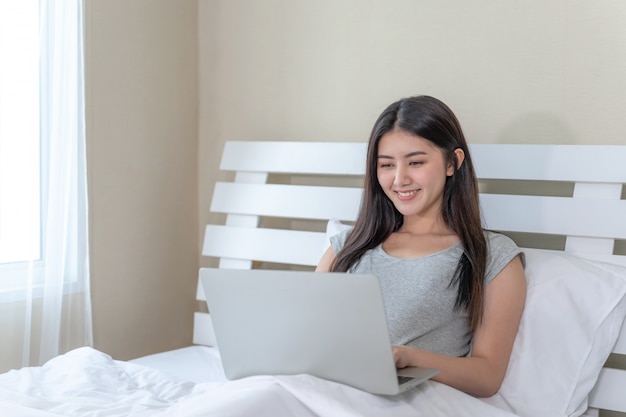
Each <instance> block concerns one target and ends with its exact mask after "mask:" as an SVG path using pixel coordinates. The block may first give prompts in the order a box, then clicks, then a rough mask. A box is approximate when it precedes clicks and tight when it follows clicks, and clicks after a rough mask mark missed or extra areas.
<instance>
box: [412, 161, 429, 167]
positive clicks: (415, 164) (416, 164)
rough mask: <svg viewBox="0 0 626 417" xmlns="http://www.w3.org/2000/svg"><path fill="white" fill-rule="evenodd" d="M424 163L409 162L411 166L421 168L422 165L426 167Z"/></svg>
mask: <svg viewBox="0 0 626 417" xmlns="http://www.w3.org/2000/svg"><path fill="white" fill-rule="evenodd" d="M424 163H425V162H424V161H411V162H409V165H410V166H420V165H424Z"/></svg>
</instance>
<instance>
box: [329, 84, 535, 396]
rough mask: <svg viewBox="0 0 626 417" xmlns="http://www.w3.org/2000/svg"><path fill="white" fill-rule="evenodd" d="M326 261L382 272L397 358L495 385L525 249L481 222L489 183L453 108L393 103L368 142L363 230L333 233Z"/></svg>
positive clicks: (485, 389)
mask: <svg viewBox="0 0 626 417" xmlns="http://www.w3.org/2000/svg"><path fill="white" fill-rule="evenodd" d="M331 243H332V245H331V247H330V248H329V249H328V251H327V252H326V253H325V254H324V256H323V257H322V259H321V261H320V263H319V265H318V267H317V270H318V271H338V272H354V273H370V274H375V275H376V276H378V278H379V280H380V283H381V289H382V293H383V297H384V300H385V306H386V310H387V318H388V321H389V329H390V336H391V340H392V343H393V344H394V347H393V352H394V359H395V361H396V366H397V367H398V368H403V367H406V366H424V367H432V368H439V369H440V370H441V372H440V373H439V374H438V375H437V376H436V377H435V378H434V379H435V380H437V381H440V382H442V383H445V384H448V385H450V386H453V387H455V388H457V389H460V390H462V391H465V392H468V393H470V394H473V395H477V396H483V397H486V396H491V395H493V394H495V393H496V392H497V391H498V389H499V388H500V385H501V384H502V380H503V379H504V375H505V373H506V368H507V365H508V361H509V357H510V354H511V349H512V346H513V341H514V339H515V335H516V333H517V329H518V326H519V322H520V318H521V315H522V311H523V307H524V302H525V297H526V280H525V276H524V269H523V265H522V260H523V254H522V253H521V251H520V250H519V248H518V247H517V246H516V245H515V244H514V243H513V241H512V240H511V239H509V238H508V237H506V236H504V235H502V234H497V233H493V232H490V231H486V230H484V229H483V228H482V224H481V216H480V210H479V203H478V184H477V180H476V174H475V172H474V167H473V165H472V160H471V156H470V153H469V149H468V146H467V143H466V141H465V138H464V135H463V132H462V130H461V127H460V125H459V122H458V120H457V119H456V117H455V115H454V113H453V112H452V111H451V110H450V109H449V108H448V107H447V106H446V105H445V104H444V103H442V102H441V101H439V100H437V99H435V98H433V97H428V96H418V97H410V98H406V99H402V100H400V101H397V102H395V103H393V104H391V105H390V106H389V107H387V109H385V110H384V111H383V113H382V114H381V115H380V116H379V118H378V120H377V121H376V123H375V125H374V128H373V129H372V134H371V137H370V141H369V147H368V152H367V167H366V178H365V185H364V194H363V201H362V203H361V209H360V212H359V215H358V218H357V220H356V222H355V225H354V228H352V230H350V231H346V232H343V233H340V234H339V235H337V236H334V237H333V238H332V239H331Z"/></svg>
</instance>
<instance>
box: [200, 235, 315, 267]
mask: <svg viewBox="0 0 626 417" xmlns="http://www.w3.org/2000/svg"><path fill="white" fill-rule="evenodd" d="M325 240H326V235H325V233H322V232H307V231H300V230H284V229H264V228H247V227H229V226H220V225H207V226H206V229H205V239H204V245H203V249H202V254H203V255H204V256H214V257H220V258H221V257H224V258H234V259H250V260H254V261H263V262H277V263H285V264H293V265H307V266H315V265H317V263H318V262H319V260H320V258H321V256H322V249H323V247H324V243H325Z"/></svg>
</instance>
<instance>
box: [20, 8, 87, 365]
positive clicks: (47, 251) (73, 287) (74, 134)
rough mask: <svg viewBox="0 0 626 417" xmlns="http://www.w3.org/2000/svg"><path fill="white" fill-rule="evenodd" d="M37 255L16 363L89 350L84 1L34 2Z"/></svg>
mask: <svg viewBox="0 0 626 417" xmlns="http://www.w3.org/2000/svg"><path fill="white" fill-rule="evenodd" d="M39 7H40V20H39V21H40V135H41V136H40V137H41V188H42V200H41V201H42V206H41V237H42V240H41V252H42V261H43V262H41V261H39V262H38V263H39V266H38V267H36V266H35V262H31V267H30V268H29V271H30V272H29V279H28V281H29V286H28V287H27V289H26V292H25V294H26V300H25V303H24V305H25V309H26V312H25V320H24V323H25V329H24V332H23V335H24V343H23V351H22V361H23V363H22V365H23V366H26V365H40V364H43V363H44V362H45V361H47V360H48V359H50V358H52V357H54V356H56V355H58V354H60V353H64V352H66V351H67V350H69V349H71V348H74V347H77V346H83V345H91V344H92V324H91V323H92V321H91V301H90V292H89V250H88V221H87V181H86V166H85V163H86V152H85V125H84V123H85V118H84V64H83V2H82V0H63V1H56V0H40V1H39Z"/></svg>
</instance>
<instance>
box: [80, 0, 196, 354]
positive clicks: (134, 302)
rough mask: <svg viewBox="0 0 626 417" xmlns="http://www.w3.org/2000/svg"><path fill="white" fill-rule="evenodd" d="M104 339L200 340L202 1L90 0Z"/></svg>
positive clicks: (94, 228) (132, 349)
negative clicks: (194, 336)
mask: <svg viewBox="0 0 626 417" xmlns="http://www.w3.org/2000/svg"><path fill="white" fill-rule="evenodd" d="M85 12H86V19H85V26H86V73H87V83H86V98H87V99H86V105H87V152H88V177H89V182H88V186H89V204H90V207H89V210H90V234H91V239H90V240H91V248H90V249H91V252H90V254H91V260H90V261H91V283H92V302H93V321H94V339H95V347H96V348H98V349H101V350H103V351H105V352H107V353H109V354H111V355H113V356H114V357H116V358H119V359H128V358H132V357H136V356H139V355H143V354H148V353H153V352H156V351H160V350H165V349H171V348H176V347H180V346H184V345H188V344H190V343H191V324H192V317H193V315H192V314H193V311H194V308H195V303H194V295H195V281H196V279H197V265H198V245H197V240H198V234H199V231H198V220H197V213H198V209H197V172H196V168H197V163H196V161H197V157H196V154H197V147H198V146H197V142H198V141H197V138H198V135H197V125H198V118H197V111H198V110H197V109H198V106H197V103H198V88H197V80H198V77H197V71H198V64H197V2H196V1H195V0H176V1H164V0H87V1H86V10H85Z"/></svg>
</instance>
